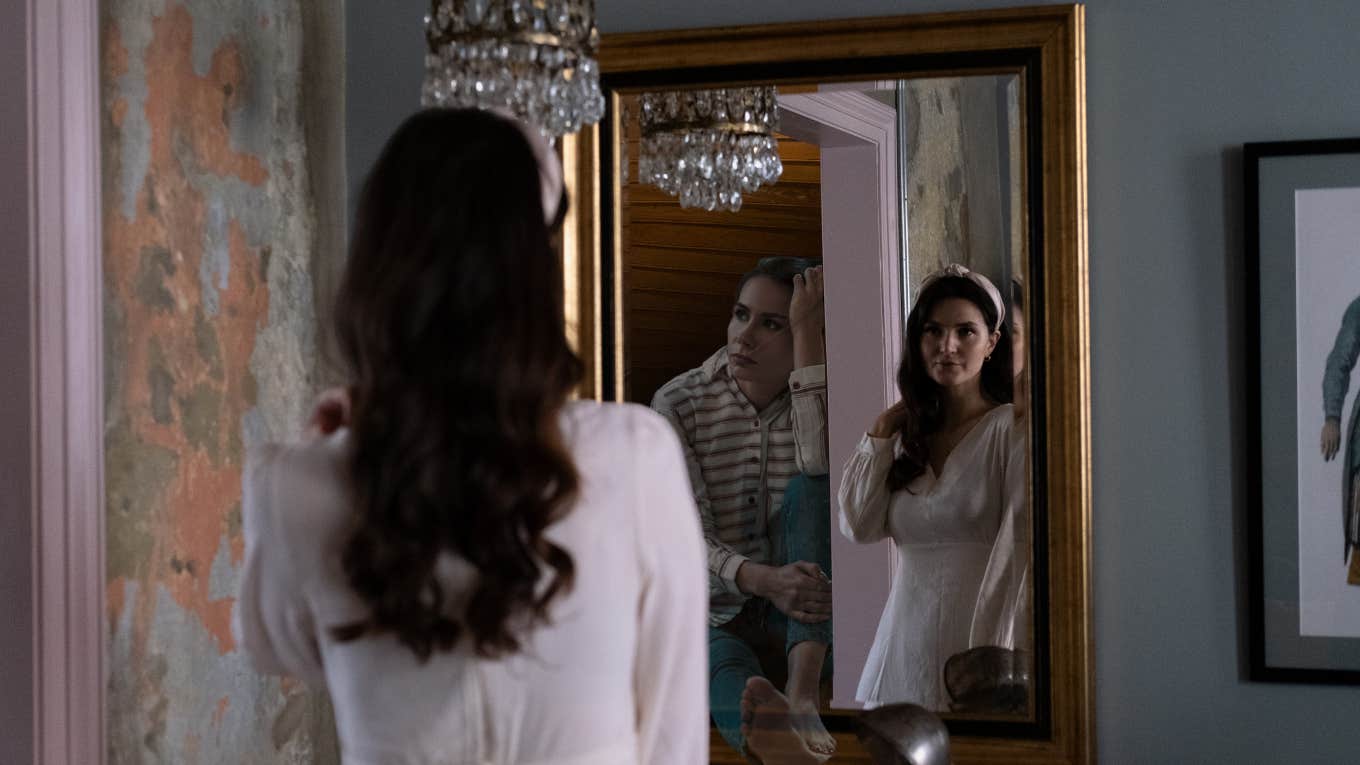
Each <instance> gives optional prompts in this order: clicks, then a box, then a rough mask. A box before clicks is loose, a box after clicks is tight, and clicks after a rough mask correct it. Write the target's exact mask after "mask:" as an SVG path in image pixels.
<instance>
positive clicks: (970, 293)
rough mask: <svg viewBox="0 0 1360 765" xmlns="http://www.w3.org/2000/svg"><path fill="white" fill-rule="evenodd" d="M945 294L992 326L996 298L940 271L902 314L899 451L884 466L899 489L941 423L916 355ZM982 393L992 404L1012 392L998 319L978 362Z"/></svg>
mask: <svg viewBox="0 0 1360 765" xmlns="http://www.w3.org/2000/svg"><path fill="white" fill-rule="evenodd" d="M949 298H963V299H964V300H967V301H968V302H970V303H972V304H973V305H975V306H977V307H978V310H979V311H981V312H982V317H983V319H984V320H985V321H986V322H987V326H988V327H995V326H996V320H997V310H996V304H994V303H993V302H992V299H991V297H989V296H988V295H987V293H986V292H985V291H984V290H983V289H982V287H980V286H978V284H977V283H976V282H974V281H973V280H971V279H968V278H966V277H962V276H945V277H942V278H940V279H938V280H936V281H935V282H933V283H931V284H930V285H929V286H927V287H926V289H925V290H924V291H923V292H922V293H921V295H920V296H919V297H918V298H917V299H916V305H914V306H912V309H911V313H910V314H908V315H907V343H906V345H907V347H906V352H905V353H903V354H902V363H901V365H899V366H898V368H897V389H898V391H899V392H900V393H901V394H902V407H901V409H900V411H899V414H898V416H897V418H896V421H895V422H894V423H893V432H894V433H897V434H898V441H899V443H900V444H901V447H902V448H901V451H900V453H899V454H898V455H897V457H896V458H895V459H894V460H893V464H892V468H891V469H890V470H889V471H888V478H887V482H888V489H889V490H890V491H897V490H899V489H905V488H907V486H909V485H910V484H911V482H912V481H914V480H916V478H917V476H919V475H921V474H922V473H924V472H925V471H926V466H927V465H929V464H930V437H931V436H933V435H935V434H936V433H938V432H939V431H940V427H941V426H942V425H943V424H944V401H943V398H942V397H941V395H940V384H939V383H937V382H935V381H934V380H932V379H931V377H930V375H929V373H928V372H927V371H926V363H925V360H924V359H923V358H922V357H921V333H922V332H923V330H924V328H925V323H926V320H927V319H929V318H930V312H931V310H932V309H934V307H935V304H936V303H939V302H940V301H941V300H947V299H949ZM979 374H980V375H981V377H982V380H981V384H982V385H981V387H982V395H983V396H985V397H986V398H987V399H988V400H989V401H991V402H992V403H995V404H1008V403H1010V402H1011V398H1012V397H1013V395H1014V384H1015V381H1014V379H1013V378H1012V377H1011V340H1010V328H1009V326H1007V325H1006V324H1005V323H1003V324H1002V325H1001V337H1000V338H999V339H998V340H997V343H996V349H995V350H993V351H992V355H991V358H989V359H987V360H986V361H984V362H983V363H982V371H981V372H980V373H979Z"/></svg>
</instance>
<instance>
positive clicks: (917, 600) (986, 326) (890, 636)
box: [839, 265, 1029, 709]
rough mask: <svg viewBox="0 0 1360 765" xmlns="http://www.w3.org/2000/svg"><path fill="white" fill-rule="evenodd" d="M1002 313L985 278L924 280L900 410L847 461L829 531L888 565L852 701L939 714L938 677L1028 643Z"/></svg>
mask: <svg viewBox="0 0 1360 765" xmlns="http://www.w3.org/2000/svg"><path fill="white" fill-rule="evenodd" d="M1004 319H1005V305H1004V303H1003V301H1002V298H1001V295H1000V293H999V292H998V291H997V289H996V287H995V286H994V285H993V284H992V283H991V281H989V280H988V279H987V278H986V277H985V276H982V275H981V274H978V273H974V272H971V271H969V270H968V269H966V268H964V267H962V266H958V265H951V266H949V267H947V268H945V269H943V270H941V271H938V272H936V273H934V274H932V275H931V276H929V277H927V279H926V280H924V282H923V283H922V287H921V290H920V294H919V296H918V297H917V300H916V304H915V306H914V307H913V308H912V310H911V313H910V315H909V316H908V319H907V348H906V353H905V354H904V358H903V360H902V364H901V366H900V368H899V370H898V374H897V383H898V389H899V392H900V393H901V396H902V398H901V401H899V402H898V403H897V404H894V405H893V406H892V407H890V408H889V409H888V410H887V411H885V412H883V414H882V415H880V416H879V417H878V419H877V421H876V422H874V423H873V426H872V428H871V429H870V430H869V431H868V432H867V433H866V434H865V436H864V437H863V439H862V440H861V441H860V444H859V446H858V447H857V448H856V450H855V452H854V453H853V454H852V455H851V457H850V458H849V460H847V462H846V465H845V472H844V478H843V479H842V483H841V488H840V496H839V499H840V506H841V511H840V512H841V515H840V525H841V531H842V533H844V534H845V535H846V536H847V537H849V538H850V539H851V540H853V541H855V542H859V543H864V544H868V543H873V542H877V541H879V540H882V539H892V540H893V543H894V544H895V545H896V547H897V551H898V560H899V564H900V565H898V566H897V567H896V570H895V572H894V578H893V582H892V588H891V591H890V593H889V595H888V601H887V603H886V604H885V606H884V610H883V614H882V617H881V618H880V621H879V625H878V631H877V633H876V635H875V637H874V642H873V645H872V647H871V648H870V651H869V657H868V659H867V661H866V663H865V667H864V671H863V674H862V676H861V678H860V682H859V687H858V690H857V691H856V696H855V697H856V699H857V700H859V701H861V702H863V703H864V704H865V705H866V706H869V707H873V706H878V705H881V704H889V703H898V702H910V703H915V704H920V705H922V706H925V707H926V708H928V709H948V708H949V698H948V695H947V693H946V690H945V688H944V682H943V676H942V674H943V667H944V664H945V662H946V660H948V659H949V657H950V656H952V655H954V654H957V653H960V652H962V651H965V650H967V649H969V648H972V647H975V646H979V645H999V646H1002V647H1006V648H1015V647H1017V646H1016V644H1017V643H1023V642H1024V641H1025V640H1027V634H1028V628H1027V618H1028V617H1027V614H1028V609H1027V603H1026V600H1027V584H1026V578H1027V576H1028V566H1027V562H1028V560H1029V549H1028V543H1027V541H1026V540H1027V539H1028V529H1027V527H1026V523H1027V520H1026V519H1027V513H1026V506H1025V505H1026V492H1025V486H1026V484H1025V464H1026V463H1025V440H1024V432H1023V428H1021V427H1019V426H1017V424H1016V414H1015V410H1014V407H1013V406H1012V405H1011V403H1010V401H1011V397H1012V384H1013V378H1014V374H1015V369H1014V367H1013V366H1012V361H1011V350H1012V346H1011V342H1010V339H1009V337H1008V333H1007V331H1006V325H1005V323H1004Z"/></svg>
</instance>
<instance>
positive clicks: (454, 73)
mask: <svg viewBox="0 0 1360 765" xmlns="http://www.w3.org/2000/svg"><path fill="white" fill-rule="evenodd" d="M425 39H426V42H427V43H428V45H429V52H428V53H427V54H426V56H425V84H424V87H423V88H422V92H421V103H422V104H423V105H424V106H450V107H463V108H477V109H486V108H490V107H500V108H503V109H508V110H509V111H511V112H513V113H514V114H515V115H516V116H518V117H519V118H520V119H522V120H524V121H525V122H527V123H529V124H531V125H535V126H537V127H538V128H539V129H540V130H541V131H542V132H543V133H544V135H549V136H559V135H562V134H563V133H573V132H576V131H577V130H579V129H580V128H581V127H582V126H583V125H589V124H593V123H595V122H598V121H599V120H600V118H601V117H602V116H604V95H603V94H602V93H601V91H600V70H599V66H598V64H597V63H596V61H595V52H596V50H597V48H598V47H599V40H600V36H599V31H598V30H597V29H596V28H595V0H431V3H430V14H429V15H428V16H426V17H425Z"/></svg>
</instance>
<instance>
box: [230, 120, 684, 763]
mask: <svg viewBox="0 0 1360 765" xmlns="http://www.w3.org/2000/svg"><path fill="white" fill-rule="evenodd" d="M556 162H557V160H556V158H555V157H554V155H553V153H552V149H551V147H550V146H549V145H548V144H547V142H546V141H544V140H543V139H542V138H541V137H539V136H538V135H537V133H536V132H532V131H530V130H525V129H521V128H520V127H519V126H518V125H516V124H514V123H512V122H510V121H509V120H506V119H502V118H500V117H497V116H493V115H491V114H488V113H485V112H476V111H458V110H444V109H436V110H428V111H424V112H421V113H418V114H416V115H414V116H413V117H411V118H410V119H408V120H407V121H406V122H405V123H403V125H402V126H401V127H400V128H399V129H398V130H397V132H396V134H395V135H394V136H393V137H392V138H391V140H389V142H388V143H387V145H386V147H385V148H384V149H383V152H382V155H381V157H380V158H379V160H378V162H377V165H376V166H375V167H374V169H373V171H372V172H371V173H370V174H369V176H368V178H367V180H366V182H365V184H364V188H363V191H362V193H361V195H360V198H359V204H358V211H357V214H356V224H355V231H354V235H353V237H352V244H351V249H350V257H349V260H348V262H347V264H346V270H345V277H344V280H343V283H342V287H341V290H340V295H339V298H338V300H337V310H336V312H335V315H336V323H337V332H336V334H337V336H338V341H339V342H338V345H339V347H340V349H341V354H342V356H343V358H344V361H345V362H346V366H347V368H348V372H349V375H350V378H349V383H350V386H349V387H348V389H347V391H342V392H338V393H336V394H332V395H331V396H330V397H328V398H327V399H325V400H323V402H322V405H321V407H320V409H319V411H318V417H317V420H316V430H317V433H316V435H315V437H314V438H313V439H312V440H310V441H309V442H306V443H300V444H290V445H281V444H269V445H265V446H263V447H261V448H259V449H257V450H253V451H252V454H251V461H250V465H249V468H248V470H247V474H246V479H245V497H244V501H243V509H242V515H243V522H244V535H245V547H246V552H245V562H244V565H243V569H242V573H241V584H240V592H239V597H238V599H237V603H236V631H237V634H238V635H239V636H240V643H241V645H242V647H243V649H244V651H245V652H246V653H247V654H248V655H249V656H250V658H251V661H252V663H253V665H254V666H255V668H256V669H258V670H260V671H263V672H269V673H278V674H289V675H292V676H294V677H298V678H301V679H303V680H304V681H305V682H306V683H307V684H308V685H310V686H312V687H313V688H314V689H317V690H320V689H322V688H325V689H327V690H328V691H329V692H330V698H331V700H332V702H333V705H334V709H335V717H336V728H337V732H338V735H339V740H340V745H341V749H342V757H343V759H344V761H345V762H346V763H349V762H354V763H361V762H362V763H378V762H384V763H396V762H401V763H416V762H420V763H434V762H440V763H445V762H449V763H472V762H536V763H563V764H566V763H573V764H576V765H587V763H588V764H589V765H625V764H628V765H632V764H634V763H639V762H647V763H673V764H674V765H689V763H695V762H704V761H706V758H707V756H708V719H707V707H706V705H705V703H704V690H705V675H706V673H705V666H704V655H705V654H704V631H703V626H702V624H701V623H700V622H701V620H702V619H703V617H704V614H705V612H706V610H707V604H706V598H705V587H704V580H703V573H702V571H703V542H702V537H701V532H700V529H699V524H698V522H697V520H696V518H695V516H696V513H697V511H696V509H695V507H694V502H693V500H692V499H691V498H690V495H689V486H688V481H687V479H686V473H685V464H684V459H683V456H682V454H681V451H680V445H679V443H678V442H677V440H676V438H675V434H674V432H673V431H672V430H671V428H670V426H669V425H668V424H667V423H666V422H665V421H664V420H663V419H662V418H660V417H658V416H657V415H656V414H655V413H653V412H651V411H649V410H647V409H645V408H642V407H637V406H631V405H613V404H599V403H596V402H593V401H592V402H586V401H574V402H573V401H569V398H570V395H571V392H572V390H573V389H574V388H575V387H576V385H577V383H578V382H579V381H580V377H581V371H582V367H581V362H580V360H579V359H578V358H577V357H576V355H575V354H574V353H573V352H572V350H571V348H570V346H569V344H568V342H567V339H566V335H565V327H564V322H563V311H562V291H561V286H560V284H561V282H560V279H561V274H560V272H559V270H558V262H559V261H558V258H557V256H556V254H555V253H554V252H553V250H552V247H551V246H550V243H549V223H550V222H552V221H553V220H554V219H556V218H559V216H558V215H555V213H560V212H561V204H562V203H563V200H564V199H565V197H563V195H562V187H561V174H560V171H559V168H558V166H557V164H556ZM328 430H330V431H333V432H330V433H329V434H327V433H326V431H328Z"/></svg>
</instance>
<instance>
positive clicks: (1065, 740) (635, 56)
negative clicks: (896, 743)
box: [562, 5, 1095, 764]
mask: <svg viewBox="0 0 1360 765" xmlns="http://www.w3.org/2000/svg"><path fill="white" fill-rule="evenodd" d="M1083 27H1084V9H1083V8H1082V6H1080V5H1068V6H1045V7H1036V8H1019V9H1004V10H995V11H980V12H968V13H949V14H930V15H918V16H899V17H888V18H866V19H850V20H841V21H825V22H802V23H794V24H777V25H759V26H745V27H725V28H714V29H692V30H680V31H664V32H645V33H632V34H617V35H605V36H604V37H603V39H602V41H601V45H600V54H599V61H600V68H601V72H602V73H603V76H604V79H605V82H606V85H608V83H609V81H610V79H611V77H615V78H617V77H620V76H622V77H627V78H628V79H629V81H631V82H646V78H647V75H648V74H649V73H657V74H658V75H660V74H661V73H663V72H664V73H666V74H665V76H664V77H663V78H660V79H659V80H658V82H657V83H656V84H665V85H702V84H711V83H716V82H740V81H741V80H740V79H737V78H740V77H741V75H740V74H738V75H736V78H734V77H733V76H732V75H730V74H724V73H723V72H722V71H720V70H719V69H718V68H722V67H726V68H727V71H728V72H740V71H742V68H743V67H746V68H747V69H750V68H751V67H772V66H780V65H793V66H794V67H795V68H797V70H798V71H799V72H800V73H799V74H798V75H796V76H797V77H799V78H803V79H808V78H807V77H804V75H803V74H802V72H807V71H811V70H812V69H815V67H816V65H817V64H818V63H819V62H824V63H827V65H828V66H830V65H831V62H837V63H838V64H839V65H842V66H843V65H844V63H845V62H846V61H851V62H854V61H859V62H865V61H869V60H871V59H883V60H887V59H892V58H901V59H906V58H908V57H915V60H918V61H920V60H926V59H929V60H930V61H933V62H934V63H933V64H931V65H930V66H929V67H927V68H923V69H912V68H905V69H904V68H899V69H896V70H894V73H895V74H896V76H922V75H924V74H930V75H932V76H940V75H955V74H963V73H986V72H989V71H996V70H997V67H996V66H995V65H994V64H991V63H988V62H995V61H996V60H998V56H1001V57H1004V56H1005V55H1006V54H1023V55H1024V56H1026V60H1027V61H1028V62H1030V63H1029V64H1028V65H1027V66H1026V67H1025V69H1026V70H1031V69H1032V70H1037V71H1025V72H1024V74H1025V75H1026V76H1027V77H1029V80H1028V81H1029V82H1030V83H1032V84H1033V85H1034V86H1037V90H1038V92H1039V94H1040V97H1039V100H1038V102H1037V106H1036V107H1034V108H1032V109H1031V110H1030V112H1029V113H1030V114H1031V115H1035V116H1037V121H1038V126H1039V136H1038V139H1037V142H1036V143H1035V144H1032V145H1033V146H1034V147H1036V148H1037V149H1038V150H1039V151H1040V153H1041V162H1040V163H1039V167H1041V168H1042V169H1041V176H1042V178H1041V179H1040V182H1039V187H1040V188H1041V189H1042V192H1041V194H1040V199H1039V204H1038V205H1036V206H1032V208H1031V220H1032V221H1033V222H1037V223H1038V224H1039V225H1040V226H1042V229H1041V230H1042V232H1043V234H1042V249H1041V253H1040V254H1041V257H1040V259H1039V264H1038V269H1039V271H1038V274H1039V275H1041V277H1042V297H1041V298H1039V299H1038V300H1037V301H1036V302H1037V303H1038V305H1035V306H1034V307H1035V308H1038V307H1039V306H1040V305H1041V306H1042V311H1043V314H1042V315H1043V317H1044V318H1043V327H1042V338H1043V343H1042V348H1043V354H1044V358H1043V361H1042V374H1043V377H1044V385H1043V390H1042V396H1043V398H1042V401H1040V402H1036V403H1037V404H1039V405H1042V407H1043V412H1044V419H1043V422H1044V428H1043V430H1044V439H1045V440H1044V444H1043V446H1044V454H1045V456H1046V460H1045V463H1044V467H1043V473H1042V474H1040V475H1039V476H1038V477H1039V478H1041V479H1044V480H1046V495H1047V497H1046V498H1047V502H1046V508H1047V532H1048V546H1047V568H1048V572H1047V583H1048V590H1047V609H1046V613H1047V617H1048V618H1047V632H1048V636H1047V643H1048V653H1047V665H1048V685H1047V687H1048V697H1049V706H1048V710H1049V714H1048V716H1047V720H1046V725H1044V726H1043V727H1046V728H1047V732H1046V735H1045V736H1043V737H1039V738H1035V737H1032V736H1029V737H1023V738H1016V737H1010V738H1008V737H1005V736H1004V735H976V734H975V731H977V730H978V729H977V728H974V727H969V726H967V725H960V726H951V730H952V732H951V736H952V741H951V749H952V752H953V761H954V762H956V763H988V762H991V763H995V762H1007V763H1036V764H1037V763H1045V764H1048V763H1055V764H1056V763H1088V762H1094V760H1095V745H1094V707H1093V704H1094V695H1093V687H1094V684H1093V670H1092V667H1093V662H1092V645H1091V589H1090V536H1091V532H1090V530H1091V523H1090V521H1091V476H1090V473H1091V468H1090V466H1091V441H1090V427H1091V416H1090V373H1089V366H1090V362H1089V344H1090V342H1089V327H1088V324H1089V314H1088V305H1087V229H1086V212H1087V208H1086V132H1085V123H1086V116H1085V80H1084V69H1085V65H1084V59H1083V56H1084V28H1083ZM932 57H933V58H932ZM941 62H945V63H941ZM680 70H684V71H685V72H687V73H692V74H693V76H692V77H688V78H685V79H681V80H680V81H677V80H676V79H675V73H676V72H677V71H680ZM706 77H707V78H708V80H707V81H705V78H706ZM661 79H664V82H662V81H660V80H661ZM610 97H611V98H616V96H610ZM612 111H614V110H613V109H612V108H611V112H612ZM602 131H607V132H606V136H605V138H604V140H609V141H612V144H611V145H612V146H618V145H619V136H618V135H616V134H614V128H612V127H610V126H609V123H608V122H605V123H601V125H600V126H596V127H592V128H590V129H588V130H585V131H582V132H581V133H579V134H577V135H575V136H568V137H566V138H565V139H564V141H563V145H562V152H563V160H564V169H565V172H566V177H567V183H568V190H569V193H570V194H571V199H572V213H571V214H570V215H569V216H568V219H567V221H566V224H565V228H564V230H563V232H562V250H563V257H564V274H565V280H564V282H565V283H564V289H565V297H566V312H567V319H568V325H569V327H570V331H571V332H572V334H573V340H574V342H575V344H576V347H577V348H578V349H579V350H580V352H581V354H582V357H583V359H584V360H585V361H586V367H587V373H586V380H585V382H584V384H583V389H582V395H583V396H584V397H594V398H601V397H602V391H604V390H605V389H606V383H611V384H609V385H608V387H609V388H612V389H613V390H616V391H617V390H621V387H620V385H619V383H620V381H621V380H622V358H623V353H622V350H623V349H622V348H621V347H619V345H618V344H621V340H618V339H619V338H622V337H623V331H622V315H621V312H620V311H616V312H615V314H614V315H612V316H604V315H603V314H602V308H601V307H602V304H603V301H602V300H601V297H602V290H606V289H607V290H613V291H615V292H614V296H615V299H614V300H613V301H612V303H613V305H615V306H618V305H621V304H622V301H621V299H619V297H620V296H619V294H618V292H617V291H618V290H619V287H620V284H621V279H620V278H619V273H618V268H619V264H618V259H615V262H614V264H613V265H612V267H611V268H610V273H604V272H602V268H601V264H602V257H601V246H600V245H601V242H602V241H605V238H606V237H608V238H609V241H611V242H613V243H614V247H613V251H614V252H618V251H619V248H618V246H617V245H618V241H619V240H618V237H619V236H620V232H619V230H618V226H617V221H619V220H620V219H621V216H620V215H619V214H618V213H619V211H618V210H617V209H611V210H608V211H605V210H602V209H601V199H602V196H601V190H602V189H601V183H600V176H599V173H600V170H601V154H600V151H601V140H602V136H601V132H602ZM616 181H617V178H615V179H612V180H611V182H616ZM606 198H607V199H610V200H612V202H611V204H612V205H613V206H617V204H618V201H617V196H616V195H610V196H608V197H606ZM604 212H608V213H609V214H608V215H602V213H604ZM606 221H614V224H612V225H611V226H610V228H611V229H612V230H602V226H603V225H605V222H606ZM1035 297H1036V298H1038V297H1039V294H1038V293H1037V291H1036V293H1035ZM603 338H614V340H611V342H613V343H615V344H616V345H615V347H614V348H613V349H610V350H611V352H609V353H606V349H605V348H604V346H603V342H602V339H603ZM610 357H612V359H613V364H611V365H610V366H611V368H610V369H605V363H606V359H607V358H610ZM1040 602H1042V601H1040ZM1038 663H1039V662H1036V664H1038ZM999 727H1001V728H1003V729H1004V724H1003V725H1002V726H999ZM836 738H837V740H838V743H839V746H840V749H839V753H838V754H837V756H836V757H835V758H834V760H833V762H847V763H850V762H864V763H867V762H870V760H869V757H868V754H867V753H866V752H865V751H864V749H863V748H862V747H861V746H860V745H859V742H858V741H857V740H856V738H855V735H854V734H853V733H852V732H848V731H842V732H837V733H836ZM714 742H715V744H714V746H713V748H712V757H713V759H712V761H713V762H715V763H724V762H731V763H737V762H740V761H741V760H740V759H739V758H738V757H737V755H736V754H735V753H734V752H732V751H731V750H730V749H729V748H728V747H727V746H726V745H725V744H724V743H723V742H722V740H721V738H720V737H718V736H717V734H716V732H715V733H714Z"/></svg>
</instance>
